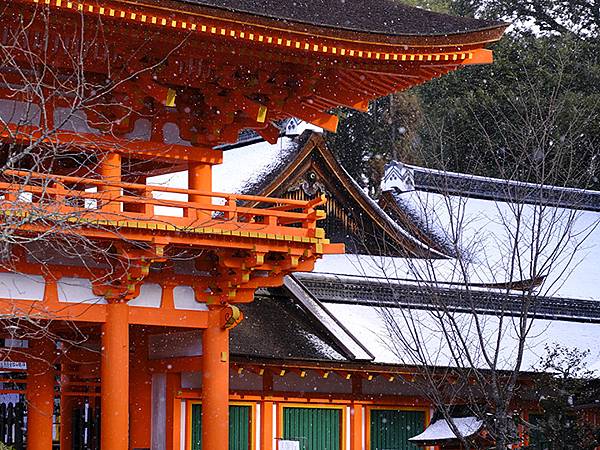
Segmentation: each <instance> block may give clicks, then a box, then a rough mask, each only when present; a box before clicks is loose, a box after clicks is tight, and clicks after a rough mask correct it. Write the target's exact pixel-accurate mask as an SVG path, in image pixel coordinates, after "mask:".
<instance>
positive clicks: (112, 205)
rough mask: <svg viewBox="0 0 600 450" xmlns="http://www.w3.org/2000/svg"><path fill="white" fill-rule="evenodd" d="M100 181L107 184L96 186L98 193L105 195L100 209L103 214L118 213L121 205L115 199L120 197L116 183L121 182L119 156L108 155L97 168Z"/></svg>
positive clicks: (119, 190) (119, 189) (116, 154)
mask: <svg viewBox="0 0 600 450" xmlns="http://www.w3.org/2000/svg"><path fill="white" fill-rule="evenodd" d="M99 175H100V179H101V180H102V181H105V182H108V183H105V184H101V185H99V186H98V191H99V192H103V193H105V194H106V195H105V196H103V197H102V200H101V205H100V208H101V209H102V211H105V212H112V213H120V212H121V203H120V202H118V201H117V198H118V197H119V196H120V195H121V188H120V187H119V186H118V183H119V182H120V181H121V155H120V154H118V153H108V154H107V155H105V156H104V159H103V160H102V162H101V163H100V166H99Z"/></svg>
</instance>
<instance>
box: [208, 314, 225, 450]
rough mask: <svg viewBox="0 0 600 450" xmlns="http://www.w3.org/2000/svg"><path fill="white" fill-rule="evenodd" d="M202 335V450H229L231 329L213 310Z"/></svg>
mask: <svg viewBox="0 0 600 450" xmlns="http://www.w3.org/2000/svg"><path fill="white" fill-rule="evenodd" d="M210 308H211V310H210V311H209V319H208V328H206V329H205V330H204V332H203V335H202V449H203V450H223V449H227V448H229V330H228V329H224V328H222V327H221V308H213V307H210Z"/></svg>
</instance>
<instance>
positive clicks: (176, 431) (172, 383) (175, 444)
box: [166, 372, 185, 450]
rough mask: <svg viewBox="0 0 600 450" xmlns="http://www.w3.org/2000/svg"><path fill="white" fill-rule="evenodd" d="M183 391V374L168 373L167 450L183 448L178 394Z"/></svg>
mask: <svg viewBox="0 0 600 450" xmlns="http://www.w3.org/2000/svg"><path fill="white" fill-rule="evenodd" d="M179 390H181V373H180V372H177V373H167V395H166V400H167V414H166V415H167V427H166V429H167V436H166V438H167V439H166V440H167V449H171V448H172V449H174V450H179V449H180V448H181V427H184V426H185V424H182V423H181V399H179V398H177V392H178V391H179Z"/></svg>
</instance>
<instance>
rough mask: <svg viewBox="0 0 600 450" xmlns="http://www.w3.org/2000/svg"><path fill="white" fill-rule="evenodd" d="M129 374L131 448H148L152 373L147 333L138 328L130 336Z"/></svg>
mask: <svg viewBox="0 0 600 450" xmlns="http://www.w3.org/2000/svg"><path fill="white" fill-rule="evenodd" d="M131 342H132V345H134V346H135V348H134V349H133V351H132V354H131V359H130V365H129V368H130V374H129V399H130V401H129V405H130V437H129V440H130V444H131V448H150V439H151V432H150V430H151V422H152V419H151V409H152V375H151V374H150V371H149V369H148V334H147V330H139V331H138V332H137V333H135V335H134V336H132V337H131Z"/></svg>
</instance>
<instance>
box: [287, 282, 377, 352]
mask: <svg viewBox="0 0 600 450" xmlns="http://www.w3.org/2000/svg"><path fill="white" fill-rule="evenodd" d="M284 286H285V287H286V288H287V289H288V290H289V291H290V292H291V294H292V295H293V296H294V297H295V298H296V300H297V301H299V302H300V303H301V304H302V306H303V307H304V308H305V310H306V311H307V312H308V313H309V314H311V315H312V316H313V317H314V318H315V320H317V321H318V322H319V323H320V324H321V325H322V326H323V327H324V328H325V329H327V330H328V331H329V332H330V333H331V337H332V338H333V340H335V341H338V344H339V345H340V347H342V348H343V349H344V350H345V351H346V352H347V353H348V354H349V356H351V359H354V360H367V361H371V360H373V359H374V356H373V355H372V354H371V353H369V351H368V350H367V348H366V347H365V346H364V345H362V343H361V342H360V340H358V339H357V338H356V337H355V336H353V335H352V334H351V333H350V332H349V331H348V329H347V328H345V327H344V326H343V325H342V324H341V322H340V321H338V320H337V319H336V318H335V316H333V315H332V314H331V313H330V312H329V311H328V310H327V309H326V308H324V307H323V305H322V304H321V302H320V301H319V300H317V299H316V298H315V297H313V296H312V295H311V294H310V292H309V291H308V290H307V289H306V288H305V287H304V286H303V285H302V283H301V282H300V281H299V280H297V279H296V278H295V277H294V276H293V275H289V276H287V277H285V278H284Z"/></svg>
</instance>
